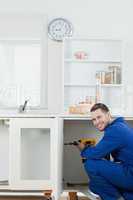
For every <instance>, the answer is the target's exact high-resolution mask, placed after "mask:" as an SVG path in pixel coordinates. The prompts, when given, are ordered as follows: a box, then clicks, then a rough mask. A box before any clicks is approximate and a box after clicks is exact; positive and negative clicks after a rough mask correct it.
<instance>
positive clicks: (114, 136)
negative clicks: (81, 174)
mask: <svg viewBox="0 0 133 200" xmlns="http://www.w3.org/2000/svg"><path fill="white" fill-rule="evenodd" d="M109 154H111V155H112V157H113V161H110V160H107V159H105V156H107V155H109ZM81 156H82V157H83V158H86V161H85V162H84V167H85V170H86V172H87V174H88V176H89V179H90V182H89V188H90V190H91V191H92V192H94V193H96V194H98V195H99V196H100V197H101V198H102V200H117V199H118V198H119V197H120V196H123V197H124V199H125V200H133V129H132V128H131V127H130V126H129V125H128V124H127V123H126V122H125V121H124V119H123V118H122V117H118V118H116V119H115V120H114V121H113V122H112V123H111V124H109V125H108V126H107V127H106V128H105V130H104V136H103V138H102V139H101V141H100V142H99V143H98V144H97V145H96V146H95V147H88V148H85V149H84V150H82V152H81Z"/></svg>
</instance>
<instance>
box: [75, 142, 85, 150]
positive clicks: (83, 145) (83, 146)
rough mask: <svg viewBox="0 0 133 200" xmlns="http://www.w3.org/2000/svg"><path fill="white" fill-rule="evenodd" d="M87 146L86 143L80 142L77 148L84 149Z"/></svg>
mask: <svg viewBox="0 0 133 200" xmlns="http://www.w3.org/2000/svg"><path fill="white" fill-rule="evenodd" d="M85 147H86V145H85V144H84V143H82V142H79V144H78V145H77V148H78V149H79V150H80V151H82V150H83V149H84V148H85Z"/></svg>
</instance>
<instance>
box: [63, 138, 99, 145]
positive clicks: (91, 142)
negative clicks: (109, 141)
mask: <svg viewBox="0 0 133 200" xmlns="http://www.w3.org/2000/svg"><path fill="white" fill-rule="evenodd" d="M79 143H82V144H84V145H85V146H86V147H88V146H94V145H95V144H96V139H95V138H81V139H79V140H75V141H73V142H66V143H64V145H75V146H78V145H79Z"/></svg>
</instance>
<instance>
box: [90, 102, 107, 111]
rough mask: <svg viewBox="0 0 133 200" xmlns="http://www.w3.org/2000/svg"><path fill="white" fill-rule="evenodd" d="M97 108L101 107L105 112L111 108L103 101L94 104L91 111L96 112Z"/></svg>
mask: <svg viewBox="0 0 133 200" xmlns="http://www.w3.org/2000/svg"><path fill="white" fill-rule="evenodd" d="M97 109H101V110H102V111H103V112H109V108H108V107H107V106H106V105H105V104H103V103H96V104H94V105H93V106H92V108H91V110H90V112H94V111H95V110H97Z"/></svg>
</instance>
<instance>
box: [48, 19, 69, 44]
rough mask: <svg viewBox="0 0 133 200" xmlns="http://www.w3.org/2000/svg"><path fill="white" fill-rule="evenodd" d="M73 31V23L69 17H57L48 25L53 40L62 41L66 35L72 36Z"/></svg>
mask: <svg viewBox="0 0 133 200" xmlns="http://www.w3.org/2000/svg"><path fill="white" fill-rule="evenodd" d="M72 33H73V27H72V24H71V23H70V22H69V21H68V20H67V19H64V18H56V19H53V20H52V21H51V22H50V23H49V25H48V34H49V37H50V38H51V39H53V40H56V41H62V40H63V38H64V37H70V36H72Z"/></svg>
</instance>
